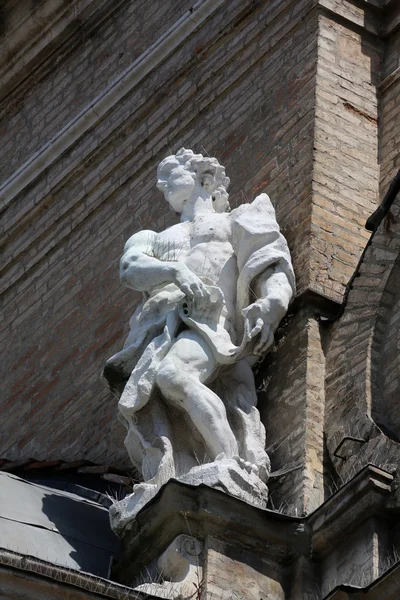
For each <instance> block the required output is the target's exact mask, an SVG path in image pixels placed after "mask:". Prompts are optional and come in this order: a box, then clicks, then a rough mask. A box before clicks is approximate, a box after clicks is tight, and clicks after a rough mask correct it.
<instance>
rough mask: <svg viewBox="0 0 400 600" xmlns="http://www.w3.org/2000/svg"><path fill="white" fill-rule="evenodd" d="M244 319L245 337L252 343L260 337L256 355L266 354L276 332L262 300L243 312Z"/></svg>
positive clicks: (255, 348)
mask: <svg viewBox="0 0 400 600" xmlns="http://www.w3.org/2000/svg"><path fill="white" fill-rule="evenodd" d="M242 315H243V317H244V336H245V339H246V341H247V342H250V341H251V340H252V339H254V338H255V337H256V336H260V337H259V339H258V341H257V344H256V345H255V346H254V354H259V355H261V354H264V352H266V351H267V349H268V348H269V346H271V344H272V343H273V341H274V332H273V329H272V327H271V324H270V323H269V322H268V319H267V311H266V308H265V306H264V304H263V301H262V300H257V301H256V302H254V304H250V306H248V307H247V308H244V309H243V310H242Z"/></svg>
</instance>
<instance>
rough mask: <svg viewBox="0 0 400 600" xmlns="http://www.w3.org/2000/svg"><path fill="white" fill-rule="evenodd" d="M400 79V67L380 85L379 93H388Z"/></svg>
mask: <svg viewBox="0 0 400 600" xmlns="http://www.w3.org/2000/svg"><path fill="white" fill-rule="evenodd" d="M399 79H400V67H397V69H396V70H395V71H393V73H390V75H388V76H387V77H385V79H384V80H383V81H382V82H381V83H380V85H379V91H380V92H381V93H383V92H386V90H387V89H388V88H390V87H391V86H392V85H393V84H395V83H397V82H398V81H399Z"/></svg>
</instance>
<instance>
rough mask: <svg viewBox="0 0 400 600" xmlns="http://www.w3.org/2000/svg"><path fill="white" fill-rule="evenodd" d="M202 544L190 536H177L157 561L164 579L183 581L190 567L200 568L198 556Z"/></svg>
mask: <svg viewBox="0 0 400 600" xmlns="http://www.w3.org/2000/svg"><path fill="white" fill-rule="evenodd" d="M202 549H203V544H202V543H201V542H200V541H199V540H196V538H194V537H192V536H190V535H184V534H182V535H178V537H176V538H175V539H174V541H173V542H171V544H170V545H169V546H168V548H167V549H166V550H165V551H164V552H163V553H162V555H161V556H160V558H159V559H158V561H157V566H158V568H159V570H160V573H161V574H162V576H163V578H164V579H167V580H168V581H183V580H184V579H186V578H187V576H188V575H189V572H190V567H191V565H192V566H195V567H196V569H198V568H200V565H199V556H200V554H201V551H202Z"/></svg>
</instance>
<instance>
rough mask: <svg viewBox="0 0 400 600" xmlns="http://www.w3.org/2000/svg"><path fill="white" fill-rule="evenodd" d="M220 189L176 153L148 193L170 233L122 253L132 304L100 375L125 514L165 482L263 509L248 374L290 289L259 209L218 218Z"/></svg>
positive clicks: (270, 212) (225, 211)
mask: <svg viewBox="0 0 400 600" xmlns="http://www.w3.org/2000/svg"><path fill="white" fill-rule="evenodd" d="M228 184H229V179H228V178H227V177H226V176H225V169H224V167H222V166H221V165H220V164H219V163H218V161H217V159H215V158H208V157H204V156H202V155H201V154H194V153H193V152H192V151H191V150H185V149H182V150H180V151H179V152H178V153H177V154H176V155H173V156H168V157H167V158H165V159H164V160H163V161H162V162H161V163H160V165H159V167H158V171H157V187H158V189H159V190H161V191H162V192H163V194H164V196H165V199H166V200H167V202H168V203H169V205H170V206H171V208H172V209H173V210H174V211H176V212H177V213H179V214H180V223H178V224H177V225H173V226H172V227H169V228H168V229H166V230H165V231H162V232H161V233H155V232H154V231H146V230H145V231H139V232H138V233H135V234H134V235H133V236H132V237H131V238H129V240H128V241H127V242H126V244H125V249H124V254H123V256H122V258H121V263H120V277H121V282H122V283H123V284H124V285H126V286H127V287H129V288H131V289H133V290H138V291H140V292H142V293H143V300H142V302H141V304H140V306H138V308H137V310H136V311H135V313H134V315H133V316H132V318H131V320H130V333H129V335H128V338H127V340H126V343H125V346H124V348H123V350H122V351H121V352H118V353H117V354H115V355H114V356H113V357H111V358H110V359H109V360H108V361H107V363H106V367H105V370H104V375H105V377H106V379H107V380H108V383H109V385H110V388H111V389H112V390H113V391H114V392H115V393H116V394H117V395H118V396H120V399H119V410H120V416H121V420H122V421H123V422H124V424H125V426H126V428H127V431H128V433H127V437H126V442H125V443H126V448H127V450H128V453H129V455H130V458H131V460H132V462H133V464H134V466H135V467H136V469H137V470H138V471H139V472H140V473H141V474H142V477H143V481H144V483H141V484H138V485H137V486H136V487H135V489H134V494H133V495H132V497H131V498H130V500H129V502H130V507H129V506H128V505H127V502H128V500H127V501H126V502H125V509H126V511H127V512H129V511H130V512H131V513H132V511H134V510H136V512H137V510H138V509H139V507H140V506H142V505H143V503H144V502H145V501H147V499H149V498H150V497H151V496H153V495H154V494H155V493H156V491H157V490H158V489H159V487H160V486H161V485H162V484H163V483H165V482H166V481H167V480H168V479H170V478H171V477H175V478H178V479H180V480H182V481H185V482H189V483H194V484H196V483H202V482H204V483H208V484H209V485H212V486H215V487H219V488H220V489H224V490H225V491H227V492H229V493H231V494H233V495H236V496H239V497H241V498H243V499H247V500H249V499H252V500H253V502H254V498H255V497H257V498H258V500H257V502H258V503H259V504H263V503H264V502H265V501H266V493H267V490H266V486H265V482H266V481H267V479H268V474H269V460H268V456H267V454H266V452H265V430H264V427H263V425H262V423H261V421H260V417H259V413H258V410H257V408H256V403H257V397H256V390H255V384H254V377H253V373H252V365H254V363H255V362H256V361H257V360H259V359H260V357H262V356H263V355H265V353H266V352H267V350H268V349H269V348H270V346H271V345H272V344H273V339H274V332H275V330H276V328H277V327H278V324H279V322H280V320H281V319H282V317H283V316H284V315H285V313H286V311H287V308H288V305H289V302H290V300H291V298H292V296H293V294H294V290H295V280H294V274H293V269H292V264H291V260H290V254H289V250H288V247H287V244H286V241H285V239H284V237H283V236H282V234H281V233H280V231H279V227H278V224H277V222H276V218H275V211H274V208H273V206H272V204H271V201H270V199H269V197H268V196H267V195H266V194H261V195H260V196H258V197H257V198H256V199H255V200H254V201H253V202H252V203H251V204H243V205H241V206H239V207H238V208H236V209H234V210H232V211H230V208H229V203H228V193H227V191H226V188H227V187H228ZM129 502H128V503H129ZM257 502H256V503H257ZM125 509H124V510H125Z"/></svg>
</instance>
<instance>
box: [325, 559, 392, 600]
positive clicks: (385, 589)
mask: <svg viewBox="0 0 400 600" xmlns="http://www.w3.org/2000/svg"><path fill="white" fill-rule="evenodd" d="M399 579H400V564H399V563H396V564H395V565H393V567H391V568H390V569H389V570H388V571H386V572H385V573H384V574H383V575H381V576H380V577H379V578H378V579H376V580H375V581H374V582H373V583H371V584H370V585H368V586H367V587H365V588H359V587H355V586H351V585H341V586H339V587H338V588H335V589H334V590H333V591H332V592H330V593H329V594H328V595H327V596H325V599H324V600H359V599H360V600H361V598H362V600H383V599H384V600H398V598H399Z"/></svg>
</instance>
